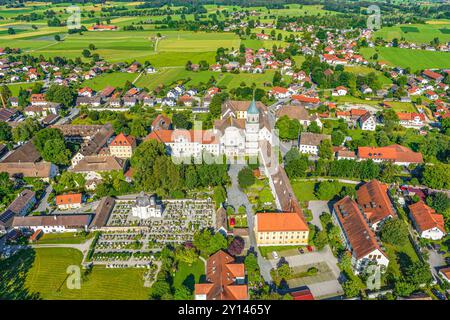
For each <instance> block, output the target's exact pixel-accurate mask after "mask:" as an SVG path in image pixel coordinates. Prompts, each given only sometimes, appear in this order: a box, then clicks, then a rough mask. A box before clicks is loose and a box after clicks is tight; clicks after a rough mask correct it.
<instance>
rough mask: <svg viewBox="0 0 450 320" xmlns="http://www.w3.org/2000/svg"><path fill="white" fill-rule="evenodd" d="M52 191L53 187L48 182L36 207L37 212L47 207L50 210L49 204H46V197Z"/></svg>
mask: <svg viewBox="0 0 450 320" xmlns="http://www.w3.org/2000/svg"><path fill="white" fill-rule="evenodd" d="M52 191H53V187H52V185H51V184H49V185H48V186H47V188H45V190H44V192H45V193H44V196H43V197H42V199H41V201H40V202H39V206H38V207H37V209H36V211H39V212H44V211H46V210H47V209H48V211H49V212H50V211H51V210H50V205H49V204H48V197H49V195H50V193H52Z"/></svg>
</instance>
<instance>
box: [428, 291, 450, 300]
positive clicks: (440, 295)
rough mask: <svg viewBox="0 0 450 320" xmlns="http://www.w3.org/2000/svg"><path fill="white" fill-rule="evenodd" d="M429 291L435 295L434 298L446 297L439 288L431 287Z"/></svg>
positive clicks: (441, 298) (442, 298) (444, 298)
mask: <svg viewBox="0 0 450 320" xmlns="http://www.w3.org/2000/svg"><path fill="white" fill-rule="evenodd" d="M431 292H433V294H434V295H435V296H436V298H438V299H439V300H447V298H446V297H445V295H443V294H442V292H440V291H439V290H436V289H431Z"/></svg>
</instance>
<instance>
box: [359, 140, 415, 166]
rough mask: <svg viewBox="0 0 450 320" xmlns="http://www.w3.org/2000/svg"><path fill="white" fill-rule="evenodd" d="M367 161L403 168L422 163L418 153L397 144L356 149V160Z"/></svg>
mask: <svg viewBox="0 0 450 320" xmlns="http://www.w3.org/2000/svg"><path fill="white" fill-rule="evenodd" d="M368 159H372V160H373V161H374V162H383V161H386V162H392V163H394V164H396V165H404V166H408V165H410V164H412V163H414V164H419V163H423V157H422V154H421V153H420V152H414V151H412V150H411V149H409V148H407V147H404V146H401V145H398V144H394V145H390V146H386V147H358V160H368Z"/></svg>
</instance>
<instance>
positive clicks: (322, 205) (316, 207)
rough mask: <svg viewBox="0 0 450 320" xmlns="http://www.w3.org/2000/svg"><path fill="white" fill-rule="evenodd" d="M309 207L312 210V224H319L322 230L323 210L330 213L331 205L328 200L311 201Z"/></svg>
mask: <svg viewBox="0 0 450 320" xmlns="http://www.w3.org/2000/svg"><path fill="white" fill-rule="evenodd" d="M308 209H309V210H311V213H312V216H313V218H312V220H311V222H312V224H314V225H315V226H317V227H318V228H319V229H320V230H322V223H321V222H320V215H321V214H322V213H323V212H326V213H330V207H329V206H328V201H322V200H317V201H309V204H308Z"/></svg>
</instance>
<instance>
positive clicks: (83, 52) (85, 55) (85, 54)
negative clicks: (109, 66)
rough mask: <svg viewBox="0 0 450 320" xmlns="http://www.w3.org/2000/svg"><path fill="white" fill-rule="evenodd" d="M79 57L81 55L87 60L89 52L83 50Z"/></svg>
mask: <svg viewBox="0 0 450 320" xmlns="http://www.w3.org/2000/svg"><path fill="white" fill-rule="evenodd" d="M81 55H82V56H83V57H85V58H89V57H90V56H91V52H90V51H89V50H88V49H84V50H83V51H82V52H81Z"/></svg>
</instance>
